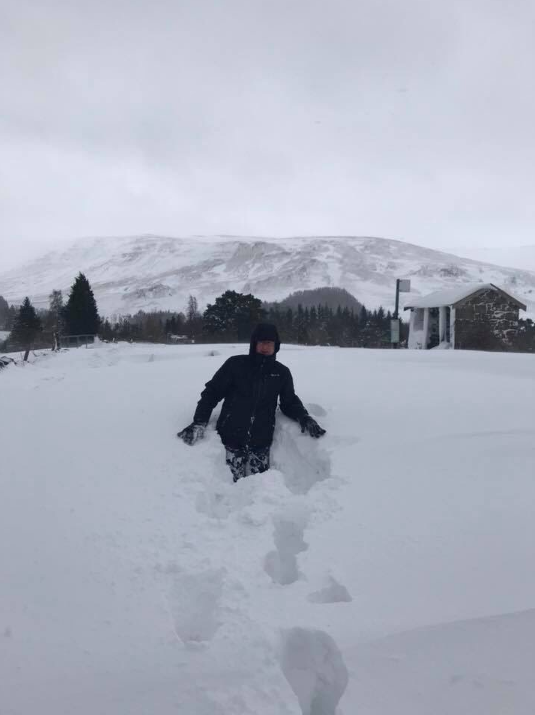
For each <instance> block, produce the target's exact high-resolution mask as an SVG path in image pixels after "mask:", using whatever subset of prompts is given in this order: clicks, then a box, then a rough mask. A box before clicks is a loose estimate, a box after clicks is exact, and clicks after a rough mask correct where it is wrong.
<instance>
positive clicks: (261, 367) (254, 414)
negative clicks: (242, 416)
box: [247, 362, 264, 446]
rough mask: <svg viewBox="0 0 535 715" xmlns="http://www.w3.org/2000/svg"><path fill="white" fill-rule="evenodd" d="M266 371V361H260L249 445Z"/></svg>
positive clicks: (249, 432) (248, 436)
mask: <svg viewBox="0 0 535 715" xmlns="http://www.w3.org/2000/svg"><path fill="white" fill-rule="evenodd" d="M263 372H264V363H263V362H262V363H260V375H259V379H258V389H257V391H256V397H255V401H254V404H253V411H252V412H251V419H250V420H249V429H248V430H247V446H249V440H250V439H251V431H252V429H253V424H254V421H255V418H256V408H257V407H258V401H259V399H260V392H261V390H262V377H263Z"/></svg>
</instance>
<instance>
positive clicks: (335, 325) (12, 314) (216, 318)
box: [0, 273, 535, 359]
mask: <svg viewBox="0 0 535 715" xmlns="http://www.w3.org/2000/svg"><path fill="white" fill-rule="evenodd" d="M337 290H338V289H326V288H321V289H317V292H316V291H314V290H312V291H305V292H301V293H296V294H293V295H292V296H289V298H288V299H285V301H283V302H281V303H263V302H262V301H261V300H260V299H259V298H256V297H255V296H254V295H252V294H250V293H249V294H243V293H237V292H236V291H232V290H228V291H225V292H224V293H223V294H222V295H221V296H219V297H218V298H216V299H215V301H214V302H213V303H211V304H208V306H207V307H206V309H205V310H204V312H202V313H201V312H200V310H199V307H198V303H197V299H196V298H195V297H194V296H190V297H189V300H188V303H187V305H186V307H185V310H184V311H171V310H169V311H151V312H145V311H138V312H137V313H136V314H135V315H123V316H115V317H111V318H106V319H101V318H100V316H99V313H98V308H97V303H96V300H95V297H94V294H93V290H92V288H91V286H90V284H89V281H88V280H87V278H86V276H85V275H84V274H83V273H80V274H79V275H78V276H77V277H76V279H75V280H74V283H73V284H72V286H71V289H70V293H69V297H68V300H67V302H66V303H64V301H63V295H62V292H61V291H60V290H54V291H52V293H51V294H50V296H49V306H48V309H40V310H37V309H35V308H34V306H33V305H32V304H31V301H30V300H29V299H28V298H25V299H24V301H23V303H22V305H21V306H20V307H18V308H16V307H15V306H13V305H11V306H10V305H8V303H7V301H5V299H4V298H2V296H0V330H5V331H10V334H9V337H8V339H7V340H6V341H5V342H4V344H3V345H1V344H0V347H1V348H3V349H4V350H24V352H25V359H27V357H28V353H29V351H30V350H31V349H32V348H45V347H46V348H50V347H53V348H58V347H59V345H60V336H65V335H98V336H99V337H100V338H101V339H102V340H105V341H122V340H126V341H130V342H137V341H139V342H154V343H176V342H206V343H210V342H247V341H248V340H249V336H250V334H251V331H252V328H253V327H254V325H255V324H256V323H258V322H261V321H268V322H271V323H275V325H277V327H278V329H279V333H280V336H281V340H282V341H283V342H286V343H297V344H301V345H339V346H343V347H369V348H384V347H390V321H391V318H392V315H391V313H390V311H385V310H384V309H383V308H378V309H376V310H373V311H371V310H368V309H367V308H366V307H365V306H364V305H362V304H360V303H358V301H356V299H355V298H354V297H353V296H351V295H350V294H348V293H347V291H338V292H337V293H336V292H333V291H337ZM344 293H345V295H344ZM315 297H317V299H318V302H317V304H315V303H314V299H315ZM300 299H303V302H304V303H305V307H303V305H302V303H301V302H300ZM336 300H340V301H343V302H344V305H340V304H339V305H338V307H336V308H334V307H333V301H336ZM296 301H297V304H296ZM322 301H323V302H322ZM407 334H408V326H407V325H406V324H405V323H402V332H401V341H402V344H403V343H405V342H406V340H407ZM512 349H513V350H516V351H522V352H535V324H534V323H533V321H532V320H530V319H527V320H520V322H519V331H518V335H517V337H516V340H515V343H514V345H513V347H512Z"/></svg>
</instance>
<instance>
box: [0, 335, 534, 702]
mask: <svg viewBox="0 0 535 715" xmlns="http://www.w3.org/2000/svg"><path fill="white" fill-rule="evenodd" d="M242 348H243V346H241V347H236V346H150V345H147V346H138V345H115V346H100V347H94V348H89V349H85V348H81V349H79V350H71V351H68V352H62V353H60V354H47V355H43V356H41V357H38V358H37V359H36V360H35V361H34V362H33V363H30V364H27V365H26V366H22V365H19V366H11V367H8V368H7V369H5V370H3V371H2V374H1V375H0V383H1V390H2V409H3V414H4V415H5V416H8V417H7V418H6V419H4V421H3V425H2V430H1V431H0V454H2V469H1V470H0V488H1V492H2V499H1V500H0V563H1V567H2V598H1V599H0V673H2V677H1V678H0V702H1V703H2V707H1V711H2V713H6V715H7V713H19V714H20V715H23V714H24V715H27V714H28V715H29V714H30V713H39V715H73V714H74V713H75V714H76V715H95V714H96V713H102V714H103V715H104V714H105V715H147V713H157V715H193V714H194V715H335V713H336V715H359V714H360V713H370V715H371V714H373V715H430V714H432V715H452V714H453V713H455V714H458V713H470V714H476V713H477V714H479V713H484V714H485V715H504V713H511V714H512V713H514V715H528V714H529V715H532V713H533V712H535V686H534V685H533V673H532V671H533V662H534V658H535V612H534V611H533V610H532V609H533V605H534V604H535V570H534V569H533V567H532V563H533V543H534V541H535V521H534V519H533V503H534V499H535V482H534V480H533V440H534V437H535V431H534V428H533V419H532V415H533V403H534V401H535V380H534V373H533V364H532V363H533V357H532V356H530V355H510V354H490V353H475V352H474V353H470V352H468V353H463V352H455V351H450V352H448V351H431V352H411V351H386V350H384V351H372V350H369V351H366V350H353V349H345V350H343V349H337V348H307V349H303V348H297V347H292V346H283V348H282V351H281V355H280V359H281V361H282V362H284V363H285V364H287V365H288V366H289V367H290V368H291V369H292V371H293V374H294V377H295V381H296V388H297V391H298V393H299V394H300V396H301V397H302V398H303V400H304V401H305V403H306V404H307V405H308V407H309V410H310V411H311V412H312V413H313V414H314V415H316V416H317V419H318V420H319V421H320V422H321V423H322V424H323V425H324V426H325V427H326V429H327V434H326V435H325V437H323V438H322V439H321V440H319V441H312V440H311V439H310V438H308V437H306V436H304V435H302V434H301V432H300V430H299V427H298V426H297V425H296V424H295V423H293V422H291V421H289V420H288V419H285V418H283V417H282V416H281V415H279V416H278V417H277V422H278V426H277V431H276V441H275V445H274V449H273V469H271V470H270V471H268V472H266V473H265V474H263V475H257V476H255V477H250V478H248V479H245V480H242V481H241V482H239V483H238V484H236V485H233V484H232V483H231V477H230V472H229V471H228V470H227V467H226V466H225V465H224V452H223V448H222V446H221V444H220V442H219V440H218V438H217V435H216V434H215V433H214V431H213V423H214V419H215V417H216V414H214V415H213V419H212V422H211V425H210V427H209V429H208V431H207V436H206V438H205V440H204V441H203V442H201V443H199V444H198V445H196V446H195V447H188V446H186V445H185V444H183V443H182V442H180V441H179V440H177V438H176V437H175V432H176V431H177V430H178V429H180V428H182V427H183V426H185V425H186V424H187V423H188V422H189V421H190V418H191V415H192V411H193V408H194V405H195V403H196V401H197V398H198V393H199V391H200V389H201V388H202V386H203V384H204V383H205V382H206V380H207V379H208V378H209V377H210V376H211V375H212V374H213V372H214V371H215V370H216V369H217V368H218V367H219V366H220V365H221V363H222V361H223V360H224V359H225V358H226V357H227V356H229V355H232V354H235V352H236V351H240V352H241V351H242ZM32 359H33V358H32ZM322 376H323V377H324V379H321V378H322ZM387 385H395V399H393V398H392V390H390V389H385V386H387ZM452 395H453V396H455V398H454V399H452ZM490 396H492V397H490ZM489 406H491V407H492V409H489ZM51 409H52V410H53V418H52V419H51V414H52V412H51ZM216 413H217V410H216ZM21 425H23V429H21ZM386 447H387V448H386ZM530 609H531V610H530Z"/></svg>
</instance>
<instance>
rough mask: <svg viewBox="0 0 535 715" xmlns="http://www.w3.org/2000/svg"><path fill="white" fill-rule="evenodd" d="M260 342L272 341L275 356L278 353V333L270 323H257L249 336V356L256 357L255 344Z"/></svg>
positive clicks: (279, 343)
mask: <svg viewBox="0 0 535 715" xmlns="http://www.w3.org/2000/svg"><path fill="white" fill-rule="evenodd" d="M261 340H273V342H274V343H275V355H276V354H277V353H278V352H279V350H280V346H281V341H280V338H279V331H278V330H277V328H276V326H275V325H273V324H272V323H259V324H258V325H257V326H256V328H255V329H254V330H253V333H252V335H251V343H250V346H249V355H251V356H253V355H256V344H257V343H258V342H259V341H261Z"/></svg>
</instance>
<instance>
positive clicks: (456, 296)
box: [405, 283, 526, 350]
mask: <svg viewBox="0 0 535 715" xmlns="http://www.w3.org/2000/svg"><path fill="white" fill-rule="evenodd" d="M405 310H410V311H411V320H410V329H409V348H412V349H420V350H429V349H431V348H435V347H438V346H441V347H444V348H457V349H461V350H504V349H507V347H508V346H509V345H511V343H512V341H513V340H514V337H515V335H516V333H517V331H518V319H519V311H520V310H526V306H525V305H524V304H523V303H521V302H520V301H519V300H518V299H517V298H515V297H514V296H512V295H510V294H509V293H507V292H506V291H504V290H502V289H501V288H498V286H495V285H494V284H492V283H475V284H474V283H472V284H467V285H463V286H459V287H458V288H452V289H448V290H442V291H436V292H435V293H430V294H429V295H425V296H421V297H419V298H416V299H414V300H410V301H409V303H408V305H406V306H405Z"/></svg>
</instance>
